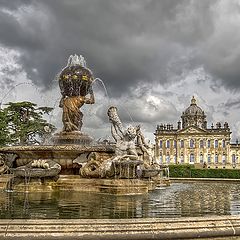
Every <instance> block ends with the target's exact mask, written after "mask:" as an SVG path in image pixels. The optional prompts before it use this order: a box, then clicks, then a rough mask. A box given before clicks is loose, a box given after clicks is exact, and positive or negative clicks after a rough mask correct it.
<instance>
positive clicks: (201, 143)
mask: <svg viewBox="0 0 240 240" xmlns="http://www.w3.org/2000/svg"><path fill="white" fill-rule="evenodd" d="M199 147H200V148H203V140H202V139H201V140H200V142H199Z"/></svg>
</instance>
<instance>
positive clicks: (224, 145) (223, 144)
mask: <svg viewBox="0 0 240 240" xmlns="http://www.w3.org/2000/svg"><path fill="white" fill-rule="evenodd" d="M222 147H223V148H225V147H226V142H225V140H222Z"/></svg>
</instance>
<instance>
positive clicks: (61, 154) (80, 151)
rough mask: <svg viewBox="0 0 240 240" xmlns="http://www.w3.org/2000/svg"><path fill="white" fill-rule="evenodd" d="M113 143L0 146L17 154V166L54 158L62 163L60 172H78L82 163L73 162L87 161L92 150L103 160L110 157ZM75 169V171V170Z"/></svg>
mask: <svg viewBox="0 0 240 240" xmlns="http://www.w3.org/2000/svg"><path fill="white" fill-rule="evenodd" d="M114 150H115V146H113V145H100V144H99V145H91V146H81V145H44V146H43V145H34V146H10V147H2V148H0V153H2V154H16V155H17V158H16V166H15V167H20V166H24V165H26V164H28V163H29V162H31V161H33V160H38V159H45V160H53V161H55V162H57V163H58V164H60V165H61V168H62V170H61V172H60V174H73V173H75V174H78V171H76V170H78V169H79V168H80V165H79V164H77V163H73V160H75V159H76V158H78V160H79V161H78V162H86V161H87V160H88V159H87V157H88V155H89V154H90V153H91V152H96V153H97V154H98V155H99V156H100V158H101V159H102V160H105V159H108V158H110V157H111V156H112V155H113V154H114ZM74 169H75V172H74Z"/></svg>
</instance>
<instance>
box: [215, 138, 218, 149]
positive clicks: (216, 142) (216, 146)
mask: <svg viewBox="0 0 240 240" xmlns="http://www.w3.org/2000/svg"><path fill="white" fill-rule="evenodd" d="M214 147H215V148H218V140H215V141H214Z"/></svg>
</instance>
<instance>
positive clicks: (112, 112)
mask: <svg viewBox="0 0 240 240" xmlns="http://www.w3.org/2000/svg"><path fill="white" fill-rule="evenodd" d="M108 118H109V121H110V122H111V124H112V125H111V133H112V137H113V138H114V140H115V141H116V145H115V152H114V155H113V156H112V157H111V158H109V159H107V160H103V161H102V160H101V159H99V158H98V156H97V154H96V153H91V154H90V156H89V161H88V162H87V163H86V164H85V165H84V164H83V166H82V168H80V175H81V176H82V177H87V178H138V177H151V176H154V175H157V174H158V173H159V171H158V169H156V168H155V166H154V167H153V166H152V165H151V163H149V161H145V160H144V159H142V160H141V159H140V157H139V155H138V152H137V147H138V148H139V149H141V151H142V153H144V152H146V153H147V155H149V158H148V160H149V159H151V160H152V158H151V156H150V155H151V154H150V151H149V148H148V146H147V144H146V141H145V138H144V136H143V134H142V132H141V129H140V126H136V127H133V126H131V125H130V126H128V127H127V128H126V129H125V130H124V128H123V125H122V122H121V120H120V118H119V116H118V113H117V108H116V107H110V108H109V109H108ZM135 141H136V142H137V146H136V143H135ZM140 172H141V176H140V175H139V173H140Z"/></svg>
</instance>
